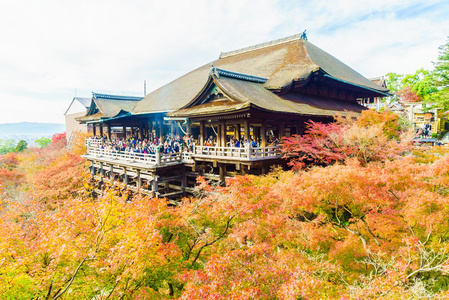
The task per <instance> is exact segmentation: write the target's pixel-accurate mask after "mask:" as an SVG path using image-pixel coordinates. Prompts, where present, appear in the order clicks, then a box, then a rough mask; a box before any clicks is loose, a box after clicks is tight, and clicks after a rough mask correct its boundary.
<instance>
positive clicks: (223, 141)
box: [219, 121, 227, 147]
mask: <svg viewBox="0 0 449 300" xmlns="http://www.w3.org/2000/svg"><path fill="white" fill-rule="evenodd" d="M219 135H220V140H221V141H220V144H221V147H226V142H227V138H226V123H225V121H221V122H220V132H219Z"/></svg>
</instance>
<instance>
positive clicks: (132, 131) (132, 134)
mask: <svg viewBox="0 0 449 300" xmlns="http://www.w3.org/2000/svg"><path fill="white" fill-rule="evenodd" d="M131 136H132V137H134V126H131Z"/></svg>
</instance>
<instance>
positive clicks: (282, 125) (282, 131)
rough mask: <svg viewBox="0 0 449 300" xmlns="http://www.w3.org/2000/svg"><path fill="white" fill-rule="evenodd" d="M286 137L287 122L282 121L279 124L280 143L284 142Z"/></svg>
mask: <svg viewBox="0 0 449 300" xmlns="http://www.w3.org/2000/svg"><path fill="white" fill-rule="evenodd" d="M284 136H285V121H284V120H282V121H281V122H280V123H279V137H278V139H279V142H281V141H282V137H284Z"/></svg>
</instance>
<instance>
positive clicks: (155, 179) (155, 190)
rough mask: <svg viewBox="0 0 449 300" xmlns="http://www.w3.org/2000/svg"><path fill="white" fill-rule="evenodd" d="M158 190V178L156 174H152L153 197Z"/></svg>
mask: <svg viewBox="0 0 449 300" xmlns="http://www.w3.org/2000/svg"><path fill="white" fill-rule="evenodd" d="M158 188H159V187H158V176H156V174H153V185H152V187H151V192H152V195H153V197H156V196H157V193H158Z"/></svg>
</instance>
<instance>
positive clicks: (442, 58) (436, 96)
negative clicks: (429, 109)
mask: <svg viewBox="0 0 449 300" xmlns="http://www.w3.org/2000/svg"><path fill="white" fill-rule="evenodd" d="M438 49H439V50H440V53H439V56H438V60H437V61H436V62H434V66H435V70H434V71H433V84H434V87H435V89H436V92H435V93H433V94H432V96H431V97H429V98H428V99H427V100H428V102H432V103H436V105H437V106H438V107H440V108H443V109H445V110H447V109H449V38H448V40H447V42H446V44H444V45H441V46H440V47H439V48H438Z"/></svg>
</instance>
